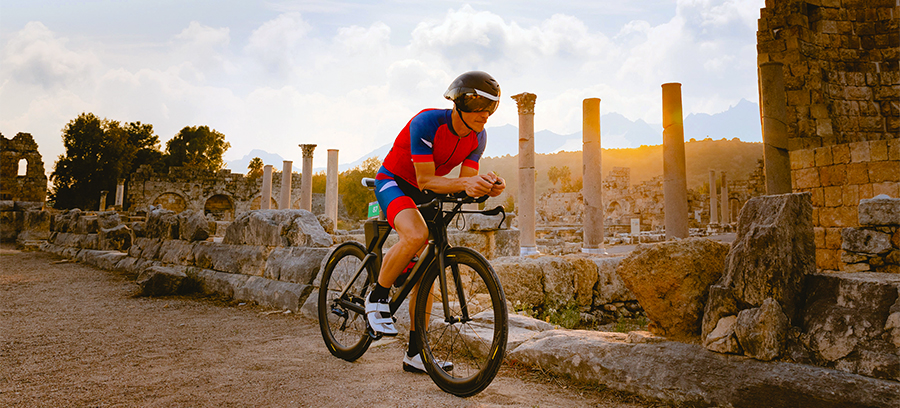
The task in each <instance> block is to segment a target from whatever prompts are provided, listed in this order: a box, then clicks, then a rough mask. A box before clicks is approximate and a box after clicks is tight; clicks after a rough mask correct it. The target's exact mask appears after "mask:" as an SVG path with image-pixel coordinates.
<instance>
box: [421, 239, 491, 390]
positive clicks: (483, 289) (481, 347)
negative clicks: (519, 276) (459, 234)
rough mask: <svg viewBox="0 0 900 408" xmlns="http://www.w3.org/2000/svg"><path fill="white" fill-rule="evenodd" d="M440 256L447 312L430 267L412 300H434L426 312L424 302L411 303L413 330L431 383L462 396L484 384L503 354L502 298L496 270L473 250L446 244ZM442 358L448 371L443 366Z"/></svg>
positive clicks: (437, 277) (434, 273) (437, 279)
mask: <svg viewBox="0 0 900 408" xmlns="http://www.w3.org/2000/svg"><path fill="white" fill-rule="evenodd" d="M445 259H446V260H445V272H446V276H447V297H448V300H449V306H450V313H449V314H448V315H446V316H445V314H444V306H443V302H442V297H441V296H442V293H441V290H440V288H441V283H440V276H439V275H440V274H439V273H438V272H439V271H438V268H432V269H431V270H429V271H428V273H426V274H425V276H424V278H422V282H421V284H420V286H419V293H418V294H417V296H416V299H425V298H426V297H427V296H429V294H430V295H431V296H432V298H433V299H434V302H433V306H432V308H431V310H426V309H427V304H428V302H422V301H418V302H416V310H415V319H416V326H415V327H416V334H417V335H418V336H419V339H420V340H421V342H422V343H421V344H422V345H423V347H422V348H423V350H422V361H423V362H424V363H425V368H426V369H427V370H428V375H430V376H431V379H432V380H434V382H435V384H437V385H438V387H440V388H441V389H442V390H444V391H446V392H449V393H451V394H454V395H457V396H460V397H468V396H471V395H475V394H477V393H479V392H481V391H482V390H484V389H485V388H486V387H487V386H488V385H490V383H491V381H493V379H494V377H495V376H496V375H497V371H499V370H500V364H501V363H502V362H503V358H504V357H505V354H506V340H507V334H508V330H509V329H508V326H507V314H506V313H507V310H506V297H505V296H504V294H503V288H502V287H501V286H500V283H499V280H498V279H497V274H496V273H495V272H494V270H493V268H491V265H490V264H489V263H488V262H487V260H486V259H484V257H483V256H481V255H480V254H479V253H477V252H475V251H473V250H471V249H468V248H451V249H449V250H447V253H446V254H445ZM464 311H465V312H464ZM466 312H467V313H466ZM466 316H467V317H466ZM448 362H449V363H452V364H453V365H452V369H448V370H445V369H444V367H447V365H446V363H448Z"/></svg>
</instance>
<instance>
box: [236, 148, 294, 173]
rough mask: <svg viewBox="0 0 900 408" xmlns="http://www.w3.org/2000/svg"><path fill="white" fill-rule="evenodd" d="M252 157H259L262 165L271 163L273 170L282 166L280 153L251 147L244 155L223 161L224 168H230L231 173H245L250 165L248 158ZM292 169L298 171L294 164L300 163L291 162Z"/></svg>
mask: <svg viewBox="0 0 900 408" xmlns="http://www.w3.org/2000/svg"><path fill="white" fill-rule="evenodd" d="M254 157H259V158H260V159H261V160H262V161H263V165H266V164H271V165H272V167H273V168H274V170H276V171H281V170H282V168H283V166H284V158H283V157H281V155H279V154H276V153H269V152H267V151H265V150H259V149H253V150H251V151H250V153H247V154H246V155H244V157H241V158H240V159H237V160H230V161H228V162H226V163H225V168H226V169H229V170H231V172H232V173H241V174H247V166H249V165H250V160H253V158H254ZM291 164H292V166H291V167H292V168H293V171H294V172H296V173H299V172H300V168H299V167H297V166H296V164H300V163H296V162H294V163H291Z"/></svg>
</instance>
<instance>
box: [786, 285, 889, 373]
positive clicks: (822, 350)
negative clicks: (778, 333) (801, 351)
mask: <svg viewBox="0 0 900 408" xmlns="http://www.w3.org/2000/svg"><path fill="white" fill-rule="evenodd" d="M806 286H807V289H806V298H805V302H804V303H805V305H806V307H805V310H804V312H803V325H802V327H803V328H804V333H803V339H804V342H805V343H806V344H808V345H809V347H810V349H811V351H812V352H813V353H814V355H815V357H816V358H818V359H821V360H823V361H826V362H829V363H830V364H834V367H835V368H836V369H839V370H844V371H849V372H852V373H856V374H862V375H866V376H870V377H875V378H882V379H890V380H895V381H896V380H898V379H900V354H898V349H897V347H896V346H895V345H893V344H892V343H891V341H890V338H887V337H886V336H884V334H885V333H886V330H887V329H886V326H887V321H888V317H889V316H890V315H891V313H893V312H892V307H893V306H894V305H895V303H896V302H897V300H898V293H900V275H892V274H878V273H833V274H818V273H816V274H811V275H810V276H808V277H807V282H806Z"/></svg>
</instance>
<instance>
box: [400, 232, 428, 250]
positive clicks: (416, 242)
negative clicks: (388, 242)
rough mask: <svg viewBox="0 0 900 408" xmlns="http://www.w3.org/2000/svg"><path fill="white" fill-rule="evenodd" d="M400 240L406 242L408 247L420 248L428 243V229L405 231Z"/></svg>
mask: <svg viewBox="0 0 900 408" xmlns="http://www.w3.org/2000/svg"><path fill="white" fill-rule="evenodd" d="M400 239H401V240H404V241H406V242H407V243H408V244H409V245H412V246H415V247H416V248H421V247H422V246H424V245H425V244H426V243H428V228H421V229H419V228H414V229H412V230H410V231H406V233H405V234H403V236H401V237H400Z"/></svg>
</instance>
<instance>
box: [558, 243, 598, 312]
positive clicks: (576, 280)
mask: <svg viewBox="0 0 900 408" xmlns="http://www.w3.org/2000/svg"><path fill="white" fill-rule="evenodd" d="M565 258H566V260H567V261H569V264H571V265H572V268H573V270H574V275H573V277H572V282H573V284H574V287H575V290H574V293H575V304H577V305H579V306H588V307H590V306H591V304H593V301H594V287H595V286H596V285H597V280H598V279H599V274H598V272H597V264H596V263H594V261H593V259H591V258H588V257H583V256H567V257H565Z"/></svg>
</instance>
